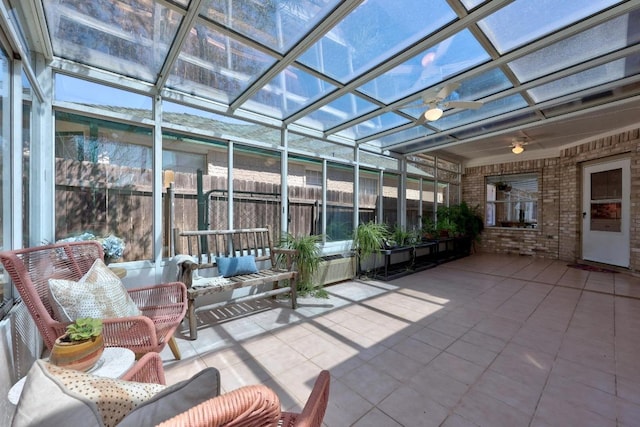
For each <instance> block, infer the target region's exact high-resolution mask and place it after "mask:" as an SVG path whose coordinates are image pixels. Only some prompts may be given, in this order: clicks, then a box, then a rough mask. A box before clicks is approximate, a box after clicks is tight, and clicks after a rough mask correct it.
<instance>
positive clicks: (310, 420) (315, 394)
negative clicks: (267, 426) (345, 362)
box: [279, 370, 331, 427]
mask: <svg viewBox="0 0 640 427" xmlns="http://www.w3.org/2000/svg"><path fill="white" fill-rule="evenodd" d="M330 381H331V375H330V374H329V371H326V370H325V371H322V372H320V375H318V378H316V382H315V384H314V385H313V389H312V390H311V394H310V395H309V398H308V399H307V403H306V404H305V405H304V408H302V412H301V413H299V414H298V413H294V412H282V414H281V416H280V424H279V426H281V427H287V426H290V427H291V426H295V427H320V426H322V420H323V419H324V414H325V412H326V410H327V404H328V402H329V382H330Z"/></svg>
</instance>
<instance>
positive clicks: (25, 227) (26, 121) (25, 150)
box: [22, 103, 31, 248]
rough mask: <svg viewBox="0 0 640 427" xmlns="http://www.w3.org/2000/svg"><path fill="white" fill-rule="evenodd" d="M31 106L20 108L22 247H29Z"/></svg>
mask: <svg viewBox="0 0 640 427" xmlns="http://www.w3.org/2000/svg"><path fill="white" fill-rule="evenodd" d="M30 174H31V104H27V103H25V104H23V106H22V247H24V248H28V247H29V246H30V245H29V236H30V232H29V230H30V229H31V227H29V221H30V218H31V215H30V206H31V191H29V190H30V188H31V187H30V185H31V182H30V181H29V176H30Z"/></svg>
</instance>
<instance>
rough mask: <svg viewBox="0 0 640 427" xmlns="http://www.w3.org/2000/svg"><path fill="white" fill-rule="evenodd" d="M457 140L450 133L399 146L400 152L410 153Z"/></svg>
mask: <svg viewBox="0 0 640 427" xmlns="http://www.w3.org/2000/svg"><path fill="white" fill-rule="evenodd" d="M455 141H456V140H455V139H453V138H452V137H450V136H449V135H440V136H436V137H433V138H430V139H429V140H428V141H416V142H412V143H411V144H407V145H403V146H401V147H399V148H398V150H397V151H398V152H400V153H410V152H412V151H417V150H424V149H426V148H432V147H438V146H441V145H446V144H448V143H451V142H455Z"/></svg>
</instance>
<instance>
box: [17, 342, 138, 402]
mask: <svg viewBox="0 0 640 427" xmlns="http://www.w3.org/2000/svg"><path fill="white" fill-rule="evenodd" d="M135 362H136V355H135V353H134V352H133V351H131V350H129V349H128V348H122V347H106V348H105V349H104V352H102V356H100V359H98V361H97V362H96V364H95V365H94V366H93V368H91V369H89V370H88V371H87V373H88V374H92V375H96V376H99V377H106V378H120V377H121V376H123V375H124V374H126V373H127V371H128V370H129V369H131V368H132V367H133V365H134V363H135ZM26 380H27V377H26V376H25V377H23V378H21V379H20V380H19V381H18V382H17V383H15V384H14V385H13V387H11V389H10V390H9V394H8V395H7V398H8V399H9V402H11V403H12V404H14V405H17V404H18V400H20V395H21V394H22V388H23V387H24V383H25V381H26Z"/></svg>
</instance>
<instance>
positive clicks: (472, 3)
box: [460, 0, 487, 10]
mask: <svg viewBox="0 0 640 427" xmlns="http://www.w3.org/2000/svg"><path fill="white" fill-rule="evenodd" d="M460 1H461V2H462V4H463V5H464V7H466V8H467V10H471V9H473V8H475V7H477V6H480V5H481V4H483V3H486V2H487V0H460Z"/></svg>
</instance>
